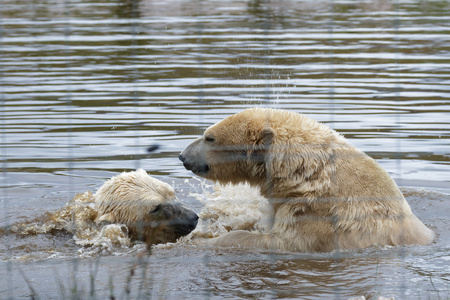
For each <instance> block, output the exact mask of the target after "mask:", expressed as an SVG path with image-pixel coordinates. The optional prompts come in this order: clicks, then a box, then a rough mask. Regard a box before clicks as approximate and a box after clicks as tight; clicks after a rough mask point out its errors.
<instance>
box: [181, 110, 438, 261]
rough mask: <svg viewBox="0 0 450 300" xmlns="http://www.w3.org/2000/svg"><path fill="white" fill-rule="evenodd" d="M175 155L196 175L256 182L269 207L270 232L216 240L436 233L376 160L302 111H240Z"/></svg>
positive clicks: (321, 240)
mask: <svg viewBox="0 0 450 300" xmlns="http://www.w3.org/2000/svg"><path fill="white" fill-rule="evenodd" d="M179 158H180V160H181V161H182V162H183V164H184V167H185V168H186V169H188V170H191V171H192V172H193V173H195V174H196V175H199V176H201V177H204V178H207V179H210V180H214V181H217V182H219V183H222V184H226V183H240V182H248V183H249V184H250V185H253V186H256V187H258V188H259V190H260V192H261V194H262V195H263V196H264V197H266V198H267V199H268V200H269V202H270V204H271V205H272V207H273V212H274V213H273V225H272V227H271V229H270V230H269V231H268V232H265V233H261V232H250V231H243V230H238V231H232V232H229V233H227V234H225V235H222V236H220V237H218V238H215V239H212V240H211V242H212V244H214V245H218V246H228V247H254V248H262V249H270V250H283V251H293V252H327V251H332V250H336V249H359V248H365V247H368V246H371V245H393V246H397V245H409V244H420V245H425V244H429V243H431V242H432V241H433V238H434V233H433V231H432V230H430V229H428V228H427V227H426V226H425V225H424V224H423V223H422V222H421V221H420V220H419V219H418V218H417V217H416V216H415V215H414V214H413V212H412V211H411V208H410V206H409V205H408V203H407V202H406V200H405V199H404V197H403V195H402V193H401V192H400V190H399V188H398V187H397V185H396V184H395V182H394V180H393V179H392V178H391V177H390V176H389V174H388V173H387V172H386V171H385V170H384V169H383V168H381V166H380V165H379V164H378V163H377V162H376V161H375V160H373V159H372V158H370V157H369V156H367V155H366V154H365V153H363V152H361V151H360V150H358V149H356V148H355V147H353V146H352V145H350V144H349V143H348V142H347V140H346V139H345V138H344V137H343V136H341V135H339V134H338V133H337V132H336V131H334V130H332V129H330V128H329V127H327V126H326V125H324V124H321V123H319V122H316V121H314V120H312V119H309V118H308V117H306V116H304V115H301V114H297V113H294V112H290V111H284V110H276V109H265V108H251V109H247V110H244V111H242V112H240V113H237V114H235V115H232V116H229V117H227V118H225V119H224V120H222V121H220V122H218V123H217V124H215V125H213V126H211V127H209V128H208V129H206V130H205V132H204V134H203V136H202V137H200V138H198V139H197V140H195V141H193V142H192V143H191V144H190V145H189V146H187V148H186V149H185V150H184V151H183V152H182V153H181V154H180V156H179Z"/></svg>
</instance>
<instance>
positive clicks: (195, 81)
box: [0, 0, 450, 299]
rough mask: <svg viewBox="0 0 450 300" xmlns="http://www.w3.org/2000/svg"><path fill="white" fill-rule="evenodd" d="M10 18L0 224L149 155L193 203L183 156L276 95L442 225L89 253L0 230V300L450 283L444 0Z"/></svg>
mask: <svg viewBox="0 0 450 300" xmlns="http://www.w3.org/2000/svg"><path fill="white" fill-rule="evenodd" d="M0 15H1V19H0V28H1V31H0V82H1V88H0V100H1V110H0V119H1V132H0V137H1V161H2V174H1V178H2V179H1V182H0V197H1V202H2V203H1V204H2V212H1V214H0V226H2V227H7V226H8V225H11V224H14V223H16V222H20V221H24V220H29V219H33V218H36V217H37V216H39V215H42V214H43V213H45V212H49V211H53V210H55V209H59V208H61V207H63V206H64V205H65V204H66V203H67V202H68V201H69V200H70V199H71V198H72V197H73V196H74V195H75V194H76V193H81V192H85V191H88V190H90V191H95V190H96V189H97V188H98V187H99V186H100V185H101V184H102V183H103V182H104V181H105V180H106V179H107V178H109V177H111V176H114V175H116V174H117V173H118V172H122V171H124V170H127V171H129V170H133V169H136V168H139V167H140V168H144V169H146V170H147V171H148V172H149V173H150V174H152V175H154V176H156V177H157V178H159V179H161V180H163V181H165V182H168V183H170V184H173V185H174V186H175V187H176V189H177V193H178V197H179V198H180V199H182V200H183V201H184V202H186V204H187V205H188V206H190V207H192V208H193V209H195V210H196V211H197V212H199V211H200V209H201V208H202V206H203V204H202V203H200V202H199V201H198V199H197V198H196V197H193V196H192V195H191V192H193V190H195V193H206V190H205V189H204V188H202V187H203V185H201V184H200V183H198V182H197V181H196V180H194V179H192V177H193V175H192V174H191V173H190V172H188V171H186V170H185V169H184V168H183V166H182V164H181V163H180V162H179V160H178V158H177V156H178V154H179V153H180V151H181V150H183V149H184V147H185V146H186V145H187V144H189V143H190V142H191V141H192V140H193V139H194V138H195V137H197V136H198V135H199V134H200V133H201V132H202V131H203V130H204V129H205V128H207V127H208V126H210V125H211V124H214V123H215V122H217V121H219V120H221V119H222V118H224V117H226V116H228V115H230V114H233V113H235V112H238V111H240V110H242V109H245V108H248V107H253V106H266V107H275V108H282V109H289V110H294V111H296V112H300V113H303V114H306V115H307V116H309V117H311V118H314V119H316V120H319V121H322V122H324V123H326V124H328V125H329V126H330V127H332V128H334V129H336V130H337V131H339V132H340V133H342V134H344V135H345V136H346V137H347V138H348V139H349V141H350V142H351V143H352V144H354V145H356V146H357V147H358V148H360V149H362V150H363V151H365V152H366V153H368V154H369V155H371V156H372V157H374V158H375V159H377V160H378V161H379V163H380V164H381V165H382V166H383V167H384V168H385V169H386V170H387V171H388V172H389V173H390V174H391V175H392V176H393V178H394V179H395V180H396V181H397V182H398V184H399V185H400V186H401V187H402V190H403V192H404V193H405V196H406V198H407V200H408V201H409V203H410V204H411V206H412V209H413V210H414V212H415V213H416V214H417V215H418V216H419V218H420V219H422V220H423V221H424V223H425V224H426V225H428V226H430V227H431V228H433V229H434V230H435V231H436V232H437V234H438V237H437V240H436V242H435V243H433V244H432V245H430V246H423V247H406V248H402V249H391V248H388V249H378V248H376V249H375V248H373V249H366V250H361V251H357V252H346V253H331V254H314V255H313V254H301V255H300V254H293V253H267V252H259V251H256V250H255V251H237V250H226V251H225V250H205V249H203V250H201V249H198V248H196V247H194V246H191V245H189V244H183V243H180V244H175V245H171V246H168V247H160V248H156V249H154V251H153V253H152V255H151V256H145V255H142V254H141V252H140V251H139V250H136V249H133V248H129V249H125V250H123V249H122V250H121V251H119V250H118V251H117V252H116V253H115V252H113V253H103V254H99V255H94V254H92V253H90V254H89V255H87V257H86V255H85V254H86V249H85V248H83V247H81V246H79V245H77V244H76V243H75V242H74V240H73V239H72V237H71V236H70V235H69V234H65V233H63V232H57V233H52V234H45V235H30V236H13V235H8V234H4V233H3V232H0V243H1V245H0V260H1V261H2V262H1V263H0V277H1V278H3V279H2V280H1V283H0V298H7V297H11V298H29V297H30V296H31V295H33V294H35V295H38V296H39V297H44V298H45V297H48V298H55V297H56V298H58V297H61V298H62V297H63V295H70V293H71V291H73V290H77V292H78V293H79V294H80V295H82V298H86V297H89V295H92V293H93V295H94V296H95V297H98V298H105V297H109V296H111V295H114V296H116V297H118V298H124V297H127V295H128V294H127V292H126V291H127V288H126V287H127V285H128V286H129V287H130V296H131V297H132V298H133V297H134V298H142V297H144V296H149V295H150V296H155V297H167V298H173V297H178V298H179V297H183V298H187V297H191V298H199V297H200V298H217V299H221V298H227V297H228V298H236V297H243V298H247V297H249V298H263V299H265V298H300V299H319V298H320V299H347V298H349V297H351V296H356V295H365V296H366V297H367V298H372V299H375V298H376V297H377V296H379V295H384V296H395V297H396V299H447V298H449V297H450V292H449V290H450V267H449V266H450V256H449V254H448V253H449V251H450V235H449V231H448V228H450V198H449V196H448V195H449V192H450V188H449V187H450V185H449V182H450V176H449V165H450V163H449V161H450V158H449V156H450V152H449V145H450V143H449V136H450V122H449V119H450V114H449V112H450V101H449V96H450V91H449V90H450V89H449V83H450V48H449V46H450V44H449V38H450V19H449V17H448V16H449V15H450V6H449V2H448V1H437V0H436V1H433V0H428V1H407V0H398V1H389V0H376V1H321V0H319V1H294V0H275V1H270V2H269V1H259V0H251V1H250V0H248V1H213V0H205V1H184V0H178V1H176V0H162V1H151V0H142V1H139V0H136V1H132V0H123V1H120V0H115V1H99V0H92V1H88V0H80V1H75V0H67V1H45V0H40V1H39V0H37V1H21V0H16V1H14V0H2V1H0ZM149 147H151V148H153V150H154V151H152V152H147V149H148V148H149ZM185 179H189V181H188V182H186V181H185ZM231 194H232V192H231ZM136 247H139V245H137V246H136ZM49 278H50V279H49ZM90 278H94V279H95V280H94V279H93V280H90ZM49 280H51V282H52V284H51V285H49V284H48V283H47V282H48V281H49ZM53 283H54V284H53ZM74 287H75V288H74ZM91 292H92V293H91Z"/></svg>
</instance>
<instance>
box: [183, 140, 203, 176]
mask: <svg viewBox="0 0 450 300" xmlns="http://www.w3.org/2000/svg"><path fill="white" fill-rule="evenodd" d="M201 142H202V139H201V138H199V139H196V140H195V141H193V142H192V143H191V144H190V145H189V146H187V148H186V149H184V151H183V152H181V154H180V155H179V156H178V158H179V159H180V160H181V161H182V162H183V166H184V167H185V168H186V169H187V170H189V171H192V172H193V173H194V174H196V175H199V176H205V175H206V174H207V173H208V172H209V170H210V167H209V165H208V164H207V163H206V162H205V158H204V152H203V151H202V144H201Z"/></svg>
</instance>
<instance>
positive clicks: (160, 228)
mask: <svg viewBox="0 0 450 300" xmlns="http://www.w3.org/2000/svg"><path fill="white" fill-rule="evenodd" d="M94 199H95V206H96V209H97V210H98V211H99V213H98V216H97V218H96V220H95V222H96V223H97V224H103V223H119V224H125V225H126V226H127V227H128V230H129V233H130V237H131V239H134V240H142V241H144V242H145V243H146V244H147V245H148V246H151V245H153V244H159V243H167V242H175V241H176V240H177V239H178V238H179V237H182V236H185V235H187V234H189V233H190V232H191V231H192V230H194V229H195V227H196V226H197V221H198V216H197V215H196V214H195V213H194V212H193V211H192V210H190V209H189V208H187V207H186V206H184V205H183V204H182V203H181V202H180V201H178V200H177V198H176V196H175V191H174V189H173V188H172V187H171V186H170V185H169V184H167V183H164V182H162V181H159V180H157V179H155V178H153V177H150V176H149V175H148V174H147V172H145V171H144V170H143V169H138V170H137V171H135V172H124V173H122V174H119V175H117V176H115V177H113V178H111V179H110V180H108V181H106V182H105V183H104V184H103V185H102V186H101V187H100V188H99V189H98V190H97V192H96V193H95V194H94Z"/></svg>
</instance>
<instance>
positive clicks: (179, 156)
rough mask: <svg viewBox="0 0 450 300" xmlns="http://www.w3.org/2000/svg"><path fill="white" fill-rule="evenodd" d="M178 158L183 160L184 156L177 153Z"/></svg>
mask: <svg viewBox="0 0 450 300" xmlns="http://www.w3.org/2000/svg"><path fill="white" fill-rule="evenodd" d="M178 159H179V160H181V161H182V162H184V156H183V155H181V154H180V155H178Z"/></svg>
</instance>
